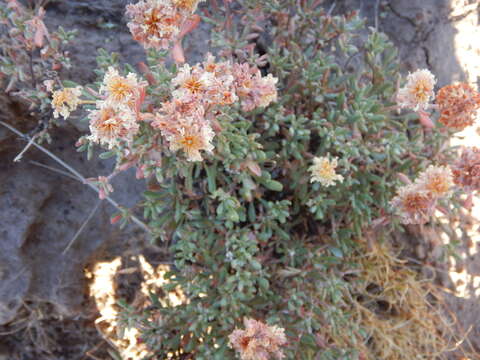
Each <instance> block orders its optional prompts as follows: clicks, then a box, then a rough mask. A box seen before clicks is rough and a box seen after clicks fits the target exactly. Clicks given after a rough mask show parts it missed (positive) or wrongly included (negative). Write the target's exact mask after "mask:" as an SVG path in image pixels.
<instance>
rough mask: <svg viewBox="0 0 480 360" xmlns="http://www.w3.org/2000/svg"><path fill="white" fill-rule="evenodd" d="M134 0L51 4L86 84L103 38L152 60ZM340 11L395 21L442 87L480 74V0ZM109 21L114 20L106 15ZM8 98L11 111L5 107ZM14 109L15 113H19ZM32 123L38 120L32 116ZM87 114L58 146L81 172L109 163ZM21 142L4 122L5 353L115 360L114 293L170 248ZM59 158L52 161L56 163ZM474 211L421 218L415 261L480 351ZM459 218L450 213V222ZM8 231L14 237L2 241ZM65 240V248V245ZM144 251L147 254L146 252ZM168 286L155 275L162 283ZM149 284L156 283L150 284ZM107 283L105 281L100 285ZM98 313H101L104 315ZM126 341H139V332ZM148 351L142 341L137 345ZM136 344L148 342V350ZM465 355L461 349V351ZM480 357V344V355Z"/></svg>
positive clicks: (126, 187)
mask: <svg viewBox="0 0 480 360" xmlns="http://www.w3.org/2000/svg"><path fill="white" fill-rule="evenodd" d="M128 2H130V1H127V0H107V1H96V0H68V1H67V0H65V1H57V2H54V3H52V5H51V6H50V7H49V8H47V25H48V26H58V25H62V26H64V27H65V28H77V29H78V30H79V33H78V38H77V40H76V41H75V43H74V44H73V46H72V48H71V49H70V51H71V54H72V60H73V69H72V71H71V73H70V74H69V76H71V78H72V79H75V80H76V81H78V82H80V83H84V82H88V81H91V80H92V79H93V73H92V72H89V71H86V70H85V69H93V68H94V65H95V53H96V49H97V48H98V47H100V46H102V47H105V48H106V49H107V51H116V52H119V53H120V54H121V57H122V61H126V62H130V63H132V64H135V63H137V62H138V61H142V60H143V59H144V54H143V50H142V49H141V47H140V46H139V45H138V44H136V43H135V42H134V41H133V40H132V39H131V37H130V35H129V33H128V31H127V29H126V27H125V21H124V19H123V9H124V6H125V5H126V4H127V3H128ZM324 5H325V7H326V8H328V9H331V11H332V12H333V13H342V12H344V11H346V10H352V9H358V10H359V11H360V14H361V15H362V16H364V17H366V18H367V21H368V25H369V26H373V27H377V28H378V29H379V30H381V31H384V32H386V33H387V34H388V35H389V36H390V38H391V39H392V40H393V41H394V42H395V44H396V45H397V46H398V47H399V50H400V58H401V59H402V67H403V70H404V72H405V73H407V72H408V71H413V70H414V69H417V68H424V67H428V68H429V69H430V70H431V71H432V72H433V73H434V74H436V76H437V78H438V85H439V86H443V85H445V84H447V83H451V82H453V81H456V80H462V81H468V82H470V83H473V84H477V85H478V84H480V83H479V79H480V45H478V39H479V38H480V27H479V24H480V5H479V2H478V0H473V1H472V0H470V1H468V0H389V1H380V0H378V1H377V0H337V1H333V0H329V1H324ZM106 23H108V24H112V26H109V27H110V28H109V29H106V28H105V26H104V24H106ZM208 36H209V26H207V25H206V24H204V25H202V26H201V27H200V29H199V30H198V31H196V32H195V33H194V34H192V35H191V36H190V37H189V38H187V39H186V40H185V48H186V50H187V54H188V59H192V60H191V61H192V62H196V60H198V59H200V58H201V56H202V54H203V53H205V52H206V51H207V46H205V43H206V39H207V38H208ZM1 101H2V104H7V105H8V107H6V106H2V107H1V109H2V110H0V118H1V119H8V120H9V121H14V122H16V123H17V124H19V127H20V128H21V129H22V130H23V131H27V130H28V129H29V126H30V125H31V121H30V122H29V120H28V118H27V117H26V115H25V114H23V113H22V112H19V111H18V109H16V105H15V104H14V103H12V102H11V100H10V99H3V100H1ZM5 109H7V110H5ZM12 115H13V116H12ZM29 124H30V125H29ZM84 129H85V125H82V124H78V122H75V121H71V122H70V124H67V125H66V126H65V127H64V128H61V129H58V130H56V131H55V133H54V139H53V140H54V141H53V142H52V145H51V146H49V149H50V150H51V151H52V152H54V153H55V154H56V155H57V156H59V157H61V158H63V159H69V162H70V163H71V165H72V166H73V167H74V168H76V169H77V170H78V171H80V172H81V173H82V174H83V175H84V176H86V177H90V176H97V175H99V174H108V173H109V171H110V170H111V169H112V166H113V165H112V163H111V162H109V161H103V160H95V161H90V162H87V161H86V159H85V157H84V156H83V154H78V153H76V152H75V148H74V143H75V141H76V139H77V138H78V136H79V134H80V132H81V131H82V130H84ZM478 140H479V139H478V134H477V131H475V129H474V131H470V132H466V133H462V134H459V136H458V137H457V139H455V140H454V141H455V144H478V143H479V141H478ZM23 146H24V143H23V142H21V141H18V139H16V137H15V136H13V135H12V134H8V133H7V132H6V130H4V129H0V156H1V157H2V162H0V184H1V187H0V219H2V223H4V224H5V226H3V227H2V228H1V229H0V237H1V240H2V241H1V242H0V280H1V282H0V360H20V359H21V360H44V359H45V360H80V359H115V358H116V356H118V354H115V352H114V345H115V344H112V340H111V339H104V338H103V337H102V335H101V334H106V333H108V331H109V327H111V326H113V323H112V322H113V320H112V316H111V313H109V312H108V311H113V312H115V311H116V310H115V306H114V305H112V304H111V299H112V296H113V295H115V294H116V295H117V296H121V297H124V298H127V299H128V300H130V301H133V300H138V299H136V296H137V294H139V293H140V292H141V289H142V283H145V282H149V284H150V285H152V284H153V283H154V276H155V274H156V272H157V271H160V270H159V269H161V268H162V266H165V265H168V264H166V258H165V255H164V251H163V249H161V248H159V247H154V246H152V245H149V244H148V241H146V239H145V236H144V234H143V232H142V231H141V230H140V229H138V228H137V227H135V226H134V225H130V226H128V227H127V228H126V229H125V230H124V231H120V230H119V229H118V227H113V226H111V225H110V223H109V219H110V215H111V214H112V212H113V208H112V207H111V206H109V205H106V204H103V203H102V204H100V205H99V206H97V205H98V200H97V196H96V194H95V193H93V192H92V191H91V190H89V189H88V188H87V187H85V186H84V185H82V184H80V183H78V181H75V180H73V179H70V178H68V177H66V176H64V175H62V174H60V173H58V172H56V171H55V168H56V165H55V164H54V163H52V161H51V160H50V159H49V158H48V157H46V156H44V155H42V154H41V153H39V152H38V151H36V150H31V151H29V152H28V153H27V155H26V156H25V159H24V160H23V161H22V162H20V163H13V162H12V159H13V158H14V157H15V155H16V154H17V153H18V152H19V151H20V150H21V149H22V147H23ZM52 168H53V170H52ZM133 179H134V174H132V173H125V174H122V175H121V176H119V177H118V178H116V179H115V182H114V184H113V185H114V187H115V188H117V189H121V191H116V192H114V194H113V197H114V198H115V200H116V201H117V202H118V203H120V204H122V205H123V206H127V207H128V206H132V205H134V204H135V203H136V202H137V201H138V199H139V197H138V196H139V195H138V194H139V193H140V192H141V190H142V189H143V188H144V184H143V183H142V182H140V181H135V180H133ZM477 202H478V201H477V200H475V207H474V209H473V212H472V214H471V215H468V214H466V215H465V217H464V218H462V219H460V220H459V222H458V223H456V224H453V226H454V228H453V230H452V231H451V236H449V237H448V238H445V237H442V236H441V235H440V234H439V233H440V232H439V231H438V229H427V230H426V231H424V232H423V233H421V234H419V233H418V232H416V230H414V229H412V230H411V233H410V235H411V236H410V237H409V239H410V240H409V241H410V243H411V246H412V263H411V264H412V266H415V267H418V269H419V270H420V271H422V272H424V273H425V274H426V275H428V276H435V277H436V278H437V279H438V282H439V284H440V285H441V286H442V287H443V288H444V295H445V309H446V311H447V312H451V313H452V314H455V316H456V318H457V319H458V324H459V331H462V330H463V331H466V332H467V333H468V337H467V339H466V341H465V346H469V347H470V348H472V349H474V351H476V352H477V353H478V354H480V340H479V339H480V252H479V251H478V250H480V237H479V234H478V230H479V228H478V225H477V224H478V220H479V219H480V203H478V204H477ZM92 212H94V213H95V216H94V217H93V220H91V221H89V223H88V226H86V227H85V229H84V231H83V232H82V234H81V236H80V237H78V238H77V239H76V240H75V242H74V244H72V245H69V244H70V242H71V239H72V238H74V237H75V233H76V232H77V230H78V229H79V228H80V227H81V226H82V224H83V223H84V222H85V220H86V219H87V218H88V216H89V214H91V213H92ZM448 225H449V226H451V225H452V224H448ZM452 239H454V240H456V241H458V243H459V249H460V255H461V258H460V259H457V260H454V259H453V258H450V259H449V260H448V261H447V262H446V263H445V262H442V261H440V257H441V255H443V254H444V253H442V252H441V251H440V250H438V249H439V248H443V245H444V244H445V243H448V242H449V241H452ZM5 240H6V241H5ZM67 247H68V251H65V249H66V248H67ZM141 254H143V255H141ZM99 268H102V269H104V270H105V269H106V272H105V273H106V274H107V275H106V278H105V279H104V280H105V284H114V285H112V286H113V287H111V288H109V287H108V286H106V285H104V287H103V292H100V291H99V292H97V295H96V296H93V297H91V296H90V292H89V286H93V285H92V284H94V282H95V281H94V279H95V278H97V280H98V279H99V276H97V275H96V272H95V271H96V270H98V269H99ZM153 285H155V286H159V285H158V284H153ZM153 285H152V286H153ZM99 286H100V287H102V284H100V285H99ZM99 319H100V321H99ZM128 346H137V347H138V344H137V343H136V342H135V339H134V338H132V340H131V342H130V344H129V345H128ZM140 350H141V349H140ZM140 350H139V351H140ZM456 358H458V357H457V355H455V354H454V353H452V359H456ZM478 359H480V355H479V357H478Z"/></svg>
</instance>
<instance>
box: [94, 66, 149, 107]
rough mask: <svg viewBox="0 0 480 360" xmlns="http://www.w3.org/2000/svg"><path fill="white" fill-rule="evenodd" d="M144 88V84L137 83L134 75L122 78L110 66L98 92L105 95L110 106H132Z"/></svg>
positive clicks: (130, 74)
mask: <svg viewBox="0 0 480 360" xmlns="http://www.w3.org/2000/svg"><path fill="white" fill-rule="evenodd" d="M145 86H146V83H145V82H140V81H138V79H137V76H136V75H135V74H133V73H129V74H128V75H127V76H126V77H124V76H121V75H120V74H119V73H118V71H117V70H116V69H114V68H113V67H111V66H110V67H109V68H108V70H107V73H106V74H105V77H104V79H103V84H102V85H101V87H100V91H101V92H102V93H104V94H106V95H107V102H109V103H110V104H112V105H120V104H130V105H133V103H134V102H135V100H136V99H138V98H139V96H140V93H141V91H142V89H143V88H144V87H145Z"/></svg>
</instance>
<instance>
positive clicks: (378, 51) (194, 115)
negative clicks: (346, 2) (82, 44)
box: [2, 0, 479, 360]
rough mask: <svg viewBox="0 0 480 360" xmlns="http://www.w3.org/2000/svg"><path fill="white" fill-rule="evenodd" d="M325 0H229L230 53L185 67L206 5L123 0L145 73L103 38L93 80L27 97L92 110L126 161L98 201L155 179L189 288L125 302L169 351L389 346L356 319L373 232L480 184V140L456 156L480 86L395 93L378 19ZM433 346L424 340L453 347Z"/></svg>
mask: <svg viewBox="0 0 480 360" xmlns="http://www.w3.org/2000/svg"><path fill="white" fill-rule="evenodd" d="M317 3H318V2H312V1H299V2H297V1H294V0H286V1H281V2H276V1H264V2H261V3H259V2H257V1H244V2H241V3H240V4H235V5H234V4H231V3H230V1H225V2H224V4H223V5H220V4H218V3H217V2H215V4H213V5H212V6H213V7H214V8H215V11H212V12H205V17H204V20H205V21H208V22H209V23H210V24H212V26H213V27H214V31H213V39H212V41H213V45H215V48H216V49H219V50H218V52H217V53H216V54H207V55H206V56H205V58H204V60H203V61H202V62H200V63H197V64H188V63H184V61H183V60H184V54H183V50H182V46H181V41H182V38H183V37H184V36H187V34H188V33H189V32H190V31H195V27H196V25H197V24H198V21H199V17H198V15H195V14H194V12H195V10H196V8H197V5H198V1H195V0H192V1H185V0H145V1H139V2H137V3H135V4H131V5H128V6H127V9H126V15H127V17H128V19H129V23H128V27H129V29H130V31H131V33H132V36H133V38H134V39H135V40H136V41H138V42H139V43H141V44H142V45H143V46H144V48H145V50H146V54H147V63H146V64H144V63H142V64H140V66H139V67H138V71H136V70H135V69H134V68H133V67H132V66H130V65H125V66H124V67H122V66H120V65H119V64H118V63H117V62H116V57H115V56H114V55H112V54H107V53H106V52H105V51H100V54H99V57H98V69H96V73H97V74H98V76H99V77H98V81H97V82H95V83H93V84H84V85H79V84H76V83H74V82H73V81H72V80H70V81H67V82H65V81H64V82H63V83H62V82H60V81H59V80H57V79H56V78H54V79H53V80H54V81H53V82H52V79H42V80H46V81H44V82H43V85H40V82H39V79H40V78H37V80H36V81H35V83H34V84H33V85H34V86H33V88H34V91H33V92H32V95H31V97H34V96H36V94H37V95H38V94H39V91H40V89H41V91H43V89H44V88H45V91H51V92H53V93H52V97H51V103H50V105H51V108H52V109H53V116H54V117H55V118H57V117H60V116H61V117H63V118H68V117H69V116H71V113H73V112H74V111H79V110H77V108H79V107H83V109H85V110H86V111H87V117H86V118H87V120H88V121H89V128H90V133H89V134H86V135H85V136H83V137H82V138H81V139H79V141H78V147H79V150H86V151H88V156H92V154H93V148H94V147H100V148H103V149H104V150H105V152H104V153H102V154H101V155H100V156H101V157H104V158H106V157H111V156H115V157H116V168H115V169H114V171H113V173H112V174H111V175H108V176H100V177H99V178H98V179H97V183H98V185H99V186H100V187H101V191H100V196H101V197H105V196H107V195H108V193H109V192H111V191H115V189H113V188H112V187H111V185H110V184H109V180H110V179H111V177H112V176H114V175H115V174H116V173H118V172H119V171H123V170H126V169H128V168H130V167H135V168H136V169H137V177H138V178H145V179H146V181H147V185H148V191H146V192H145V194H144V201H143V202H142V203H141V204H140V205H141V208H142V210H143V217H144V219H145V221H147V222H148V225H149V228H150V230H151V233H152V237H153V238H154V239H155V240H156V241H161V242H163V243H164V245H165V247H166V248H168V250H169V252H170V254H171V256H172V259H173V261H174V266H172V268H171V271H170V272H169V273H168V274H167V278H168V280H169V284H168V285H167V286H165V287H164V290H165V292H168V291H170V290H173V289H180V290H181V291H182V292H183V293H184V294H185V297H186V299H187V300H186V301H184V302H183V303H182V304H180V305H176V306H173V305H172V304H169V302H168V298H164V297H162V296H161V294H151V296H150V303H149V306H146V307H144V308H135V307H131V306H127V305H124V307H125V309H124V310H125V312H124V315H123V317H122V321H123V324H124V325H125V326H133V327H137V328H138V329H139V330H140V331H141V334H142V337H141V339H142V341H143V342H145V344H146V345H147V346H148V348H149V350H150V351H151V354H152V356H154V357H156V358H160V359H164V358H176V359H180V358H182V359H184V358H185V359H186V358H190V359H198V360H200V359H227V358H234V357H235V356H236V355H235V353H238V355H239V356H240V358H242V359H269V358H275V357H276V358H283V357H284V358H287V359H340V358H342V359H365V358H367V357H368V358H372V359H374V358H379V357H378V356H379V355H378V354H380V353H382V352H381V351H380V350H375V347H371V348H369V347H368V346H366V345H365V344H368V343H369V342H373V343H375V339H376V336H378V334H377V332H376V331H374V330H372V329H373V327H370V328H368V327H366V328H364V327H363V325H362V322H360V321H350V320H351V319H357V317H356V316H355V314H353V313H352V311H355V309H357V308H356V306H360V305H358V304H359V303H360V302H361V301H360V300H358V298H359V297H360V296H363V295H361V294H360V295H359V294H358V291H360V290H358V289H359V286H358V283H359V282H361V280H362V279H361V278H359V277H357V276H355V275H354V274H355V273H356V272H357V271H356V269H358V268H359V267H362V266H364V264H363V263H362V261H363V260H362V261H360V260H359V255H358V253H359V252H361V251H363V250H364V245H363V244H364V242H365V239H367V238H368V237H369V236H371V234H372V233H373V232H374V231H377V232H379V235H378V236H379V237H385V238H387V237H388V234H389V233H390V232H391V231H393V230H399V229H400V226H399V223H408V224H424V223H426V222H428V221H431V219H432V216H433V215H434V213H435V209H437V206H438V205H439V202H440V201H443V199H446V198H447V195H450V194H451V193H452V192H453V191H458V189H453V187H454V183H455V184H457V185H462V186H468V187H473V188H475V189H477V188H478V186H477V185H476V184H475V181H474V179H473V180H472V179H471V177H472V176H474V172H475V166H476V163H475V162H477V163H478V161H477V159H476V158H478V156H476V155H475V154H476V153H477V152H478V151H477V149H474V150H465V153H464V155H463V156H462V158H461V159H460V160H459V161H457V162H456V163H455V165H454V166H453V172H452V171H451V170H450V169H449V168H448V167H447V164H449V163H450V162H451V158H452V157H451V149H449V147H448V145H447V141H448V137H449V134H450V133H451V129H453V130H455V131H456V130H458V129H461V128H463V127H465V126H467V125H469V124H471V122H472V120H473V117H474V113H475V111H476V110H477V108H478V106H479V105H478V104H479V101H478V94H477V93H476V92H475V91H474V90H473V89H471V88H470V87H468V86H467V85H458V86H457V85H451V86H450V87H446V88H443V89H442V90H440V91H439V93H438V96H437V103H436V105H432V104H431V103H432V101H433V99H434V98H435V92H434V86H435V78H434V76H433V74H431V73H430V72H429V71H428V70H419V71H416V72H414V73H413V74H410V75H409V76H408V77H407V82H406V85H405V87H403V88H401V89H397V88H396V86H395V84H397V83H398V82H399V80H400V78H399V70H398V63H397V60H396V50H395V49H394V47H393V46H392V44H391V43H390V42H389V41H388V39H387V38H386V36H385V35H383V34H381V33H378V32H376V31H374V30H373V29H372V30H370V31H369V34H368V36H365V37H364V38H362V39H357V38H356V36H355V33H356V32H357V31H358V30H360V29H362V28H363V27H364V23H363V22H362V20H361V19H359V18H358V17H357V15H356V14H355V13H351V14H347V15H345V16H330V15H328V14H326V12H325V11H324V10H323V9H322V8H321V7H320V6H319V5H318V4H317ZM10 4H14V5H15V4H17V3H16V2H15V1H10ZM15 6H16V5H15ZM15 6H10V7H9V8H8V9H7V11H8V14H9V15H7V17H6V18H9V16H10V17H11V16H16V15H15V14H16V11H17V10H16V9H17V8H16V7H15ZM12 9H13V10H12ZM39 11H40V10H39ZM12 14H13V15H12ZM234 14H241V15H242V16H238V17H236V16H234ZM36 16H37V17H35V21H37V23H36V24H40V23H39V21H41V20H40V17H41V13H39V15H36ZM36 26H37V31H40V32H41V31H43V33H42V32H41V33H42V34H46V33H45V30H38V29H43V27H41V26H40V25H36ZM27 28H28V27H27ZM27 28H26V29H24V31H27V30H28V29H27ZM265 29H268V32H267V31H266V30H265ZM45 36H46V35H45ZM45 36H41V35H36V36H35V35H33V38H34V39H37V40H38V39H39V38H40V37H42V38H43V37H45ZM27 43H28V42H27ZM34 43H35V42H34ZM266 43H268V44H266ZM267 45H268V46H267ZM22 51H24V53H22V54H23V55H24V56H25V54H26V56H28V48H26V49H22ZM42 51H43V50H42ZM56 51H57V50H56ZM57 52H58V51H57ZM57 52H55V54H56V53H57ZM169 54H171V55H172V58H173V60H174V61H175V62H176V63H175V64H172V63H171V61H170V57H169ZM54 58H55V57H54ZM55 59H57V58H55ZM2 69H3V68H2ZM2 71H3V70H2ZM9 75H10V76H12V78H13V77H15V76H16V75H15V76H14V75H12V74H9ZM32 78H33V75H32ZM9 87H10V88H11V86H10V85H9ZM32 101H33V100H32ZM42 101H44V100H42ZM42 104H43V105H40V106H44V102H42ZM400 109H409V110H413V111H414V112H411V111H409V110H404V111H403V112H401V113H400V112H399V110H400ZM437 110H438V112H439V113H440V117H439V120H438V121H435V120H434V117H435V116H436V115H435V114H436V111H437ZM432 119H433V120H432ZM442 124H443V125H442ZM452 124H453V125H452ZM432 163H433V164H432ZM429 165H431V166H429ZM472 169H473V170H472ZM405 173H407V174H408V176H411V177H413V178H416V179H417V180H416V181H415V182H414V183H411V182H410V181H409V180H408V176H406V175H404V174H405ZM402 178H403V179H404V182H407V183H408V184H407V185H405V184H403V187H402V182H401V179H402ZM117 191H118V190H117ZM397 215H399V216H397ZM129 216H130V213H129V211H124V212H123V213H121V214H115V215H114V217H113V219H115V221H117V220H118V219H119V218H121V219H122V220H123V222H127V221H128V220H129ZM379 229H380V230H379ZM362 249H363V250H362ZM382 259H383V258H382ZM382 261H383V260H382ZM388 261H390V258H388ZM347 274H351V276H347ZM372 281H373V280H372ZM385 282H387V280H385ZM362 291H366V290H365V289H363V290H362ZM425 297H426V295H425ZM355 299H357V300H355ZM422 300H423V298H422ZM423 305H424V304H423ZM362 306H363V305H362ZM403 307H404V305H403V304H402V308H403ZM363 309H366V310H365V312H366V313H368V314H369V315H368V316H370V319H371V318H372V317H374V314H373V312H372V311H370V310H369V309H368V305H365V306H363ZM357 310H358V309H357ZM362 311H364V310H362ZM407 313H408V311H405V314H407ZM405 316H406V315H405ZM244 319H245V320H244ZM243 320H244V321H245V323H244V325H245V328H246V329H245V330H240V329H238V327H241V323H242V321H243ZM432 321H433V320H432ZM432 344H433V345H429V346H423V347H419V348H412V350H411V351H413V353H414V354H415V356H423V357H425V358H428V357H429V356H431V354H433V353H435V354H437V353H439V352H441V351H442V350H443V348H442V345H441V341H437V339H435V341H433V342H432ZM382 354H383V353H382ZM411 354H412V352H410V350H407V349H406V350H405V354H397V355H398V357H395V358H405V359H407V358H413V355H411ZM402 356H404V357H402Z"/></svg>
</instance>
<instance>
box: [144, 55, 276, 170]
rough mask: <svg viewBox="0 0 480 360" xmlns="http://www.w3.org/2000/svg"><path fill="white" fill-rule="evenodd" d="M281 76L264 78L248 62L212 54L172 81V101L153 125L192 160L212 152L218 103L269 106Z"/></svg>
mask: <svg viewBox="0 0 480 360" xmlns="http://www.w3.org/2000/svg"><path fill="white" fill-rule="evenodd" d="M276 82H277V79H276V78H274V77H272V76H271V75H269V76H267V77H262V76H261V74H260V70H258V68H256V67H250V66H249V65H248V64H242V65H239V64H232V63H229V62H215V58H214V57H213V56H212V55H211V54H208V55H207V57H206V60H205V61H204V62H203V63H199V64H196V65H195V66H190V65H188V64H185V65H183V66H182V67H181V68H180V69H179V71H178V73H177V76H176V77H175V78H174V79H173V80H172V86H173V91H172V100H171V101H168V102H166V103H164V104H163V105H162V107H161V108H160V109H159V111H158V112H157V114H156V116H155V120H154V121H153V122H152V126H153V127H155V128H157V129H159V130H160V131H161V133H162V135H163V136H164V138H165V139H166V140H167V141H168V143H169V148H170V150H171V151H178V150H183V151H184V153H185V154H186V157H187V160H189V161H200V160H202V155H201V151H206V152H212V150H213V145H212V140H213V137H214V135H215V133H214V131H213V129H212V123H213V121H214V118H215V115H216V111H217V106H222V105H231V104H233V103H235V102H237V101H240V102H241V104H242V108H243V109H244V110H246V111H249V110H253V109H254V108H256V107H259V106H267V105H268V104H269V103H270V102H272V101H274V100H275V99H276V97H277V90H276V87H275V84H276Z"/></svg>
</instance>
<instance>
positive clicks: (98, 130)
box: [88, 102, 139, 149]
mask: <svg viewBox="0 0 480 360" xmlns="http://www.w3.org/2000/svg"><path fill="white" fill-rule="evenodd" d="M88 117H89V119H90V132H91V135H90V136H89V137H88V139H89V140H91V141H93V142H96V143H99V144H101V145H104V146H107V147H108V148H109V149H112V148H114V147H117V146H119V145H120V143H122V142H126V143H127V144H128V143H131V142H132V140H133V136H134V135H135V134H136V133H137V132H138V128H139V125H138V122H137V119H136V116H135V113H134V112H133V111H132V109H131V108H129V107H128V106H126V105H123V104H122V105H118V106H112V105H110V104H109V103H107V102H103V103H100V104H99V105H98V107H97V109H95V110H92V111H91V112H90V114H89V116H88Z"/></svg>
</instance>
